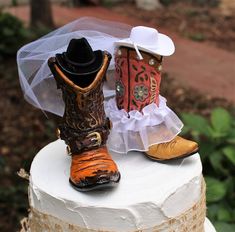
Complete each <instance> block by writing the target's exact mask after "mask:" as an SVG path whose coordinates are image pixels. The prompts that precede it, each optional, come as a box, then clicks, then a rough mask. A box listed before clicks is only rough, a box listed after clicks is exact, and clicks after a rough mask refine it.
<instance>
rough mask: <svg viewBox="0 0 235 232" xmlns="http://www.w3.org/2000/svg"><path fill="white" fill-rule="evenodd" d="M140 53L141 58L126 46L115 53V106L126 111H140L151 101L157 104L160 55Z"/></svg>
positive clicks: (159, 80) (159, 81)
mask: <svg viewBox="0 0 235 232" xmlns="http://www.w3.org/2000/svg"><path fill="white" fill-rule="evenodd" d="M141 54H142V56H143V60H139V59H138V57H137V54H136V51H135V50H134V49H132V48H128V47H120V48H118V49H117V51H116V53H115V69H116V71H115V79H116V101H117V106H118V108H119V109H125V110H126V111H127V112H129V111H131V110H138V111H141V110H142V109H143V108H144V107H145V106H147V105H149V104H151V103H156V104H157V105H158V104H159V87H160V83H161V67H162V66H161V64H162V57H161V56H158V57H156V56H153V55H151V54H148V53H146V52H141Z"/></svg>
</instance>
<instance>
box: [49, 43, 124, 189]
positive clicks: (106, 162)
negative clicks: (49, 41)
mask: <svg viewBox="0 0 235 232" xmlns="http://www.w3.org/2000/svg"><path fill="white" fill-rule="evenodd" d="M73 42H74V41H73ZM75 42H76V41H75ZM83 42H84V41H82V43H83ZM85 43H87V41H85ZM69 46H70V45H69ZM86 46H89V44H88V45H87V44H86ZM70 47H71V46H70ZM90 49H91V48H90ZM68 50H69V48H68V49H67V51H68ZM77 51H78V52H81V53H83V52H82V51H80V50H78V49H77V50H76V52H77ZM85 53H86V51H85ZM65 55H66V54H65ZM63 56H64V54H59V55H58V54H57V56H56V57H52V58H50V59H49V61H48V64H49V67H50V69H51V71H52V73H53V75H54V78H55V80H56V82H57V87H58V88H60V89H61V90H62V94H63V100H64V103H65V112H64V115H63V118H62V122H61V124H59V126H58V129H57V134H58V137H59V138H61V139H63V140H64V141H65V142H66V144H67V152H68V154H69V155H71V157H72V162H71V168H70V180H69V181H70V183H71V185H72V186H73V187H74V188H76V189H77V190H79V191H88V190H92V189H96V188H103V187H107V186H113V185H114V184H115V183H117V182H118V181H119V179H120V173H119V171H118V169H117V166H116V164H115V163H114V161H113V160H112V158H111V156H110V154H109V153H108V151H107V148H106V140H107V137H108V134H109V129H110V122H109V119H108V118H106V116H105V113H104V106H103V100H104V96H103V92H102V86H103V80H104V76H105V73H106V70H107V68H108V65H109V62H110V59H111V55H110V54H109V53H107V52H102V56H101V57H103V58H102V59H103V60H102V61H101V62H100V63H101V67H100V68H99V69H98V71H97V70H93V71H92V72H91V73H88V74H87V73H86V74H84V75H82V74H81V73H80V74H79V75H77V76H76V74H77V73H76V72H74V73H73V72H72V71H73V70H72V71H71V70H69V71H68V70H67V69H69V66H71V65H73V63H74V62H73V63H72V62H70V64H69V65H68V67H66V64H64V63H63V62H64V59H63V58H64V57H63ZM83 56H84V57H85V55H84V54H83ZM99 56H100V55H99ZM65 58H66V57H65ZM65 61H66V59H65ZM86 63H87V64H89V62H86ZM88 66H89V65H88ZM96 66H97V64H96ZM97 67H98V66H97ZM82 68H84V67H82V66H81V68H80V69H78V71H79V70H81V69H82ZM73 69H74V70H75V69H76V67H74V68H73ZM84 72H85V71H84Z"/></svg>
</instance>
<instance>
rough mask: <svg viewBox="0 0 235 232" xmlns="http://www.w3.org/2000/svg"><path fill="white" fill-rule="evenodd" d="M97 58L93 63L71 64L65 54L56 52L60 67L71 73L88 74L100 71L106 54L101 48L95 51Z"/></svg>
mask: <svg viewBox="0 0 235 232" xmlns="http://www.w3.org/2000/svg"><path fill="white" fill-rule="evenodd" d="M94 55H95V59H94V61H93V62H92V63H90V64H88V65H86V66H84V65H79V64H74V63H73V64H71V63H69V62H67V60H65V59H64V54H63V53H62V54H56V61H57V63H58V65H59V66H60V68H61V69H62V70H63V71H64V72H65V73H67V74H70V75H88V74H91V73H95V72H98V71H99V70H100V68H101V66H102V64H103V60H104V54H103V52H102V51H101V50H97V51H94Z"/></svg>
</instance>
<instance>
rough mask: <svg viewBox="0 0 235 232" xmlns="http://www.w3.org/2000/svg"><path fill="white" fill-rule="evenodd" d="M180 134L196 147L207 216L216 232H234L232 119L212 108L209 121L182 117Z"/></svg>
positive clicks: (234, 122)
mask: <svg viewBox="0 0 235 232" xmlns="http://www.w3.org/2000/svg"><path fill="white" fill-rule="evenodd" d="M182 118H183V121H184V122H185V128H184V133H190V134H191V136H192V137H193V139H194V140H196V141H197V142H198V143H199V144H200V155H201V159H202V163H203V174H204V176H205V180H206V184H207V207H208V217H209V218H210V219H211V220H212V222H213V223H214V225H215V227H216V229H217V231H218V232H230V231H231V232H232V231H235V118H234V116H232V115H231V114H230V113H229V112H228V111H227V110H225V109H223V108H216V109H214V110H213V111H212V113H211V116H210V119H206V118H204V117H202V116H200V115H196V114H183V115H182Z"/></svg>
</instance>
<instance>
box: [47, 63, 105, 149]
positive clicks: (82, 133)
mask: <svg viewBox="0 0 235 232" xmlns="http://www.w3.org/2000/svg"><path fill="white" fill-rule="evenodd" d="M55 64H56V61H55V59H50V60H49V67H50V68H51V70H52V73H53V75H54V77H55V80H56V83H57V87H58V88H60V89H61V90H62V96H63V100H64V103H65V111H64V115H63V119H62V122H61V123H60V124H59V126H58V128H59V129H60V138H61V139H63V140H64V141H65V142H66V144H68V145H69V146H70V148H71V153H80V152H82V151H84V150H91V149H94V148H95V147H99V146H101V145H103V144H105V143H106V141H107V138H108V134H109V127H110V122H109V120H108V118H106V115H105V112H104V105H103V100H104V96H103V92H102V87H103V80H104V76H102V77H101V78H100V80H99V81H98V83H97V84H96V86H94V88H93V89H91V90H90V91H89V92H79V91H75V89H73V88H72V87H71V86H70V85H68V84H67V83H66V82H65V81H64V80H62V78H61V77H60V75H59V74H58V73H57V71H56V70H55V67H54V65H55ZM94 79H95V76H94ZM92 132H99V133H100V136H101V144H100V145H97V146H94V145H93V144H94V142H93V139H95V138H93V137H89V138H87V135H89V134H90V133H92Z"/></svg>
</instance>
